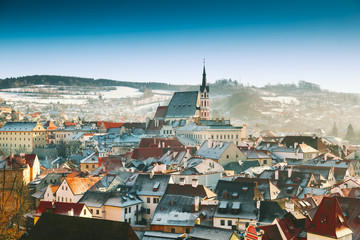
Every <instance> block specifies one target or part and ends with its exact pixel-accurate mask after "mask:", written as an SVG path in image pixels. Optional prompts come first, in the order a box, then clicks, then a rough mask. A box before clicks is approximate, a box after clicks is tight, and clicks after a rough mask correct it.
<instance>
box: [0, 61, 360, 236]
mask: <svg viewBox="0 0 360 240" xmlns="http://www.w3.org/2000/svg"><path fill="white" fill-rule="evenodd" d="M210 98H211V89H210V87H209V85H208V83H207V78H206V71H205V66H204V69H203V75H202V82H201V85H200V87H199V90H198V91H187V92H174V93H173V95H172V97H171V98H170V101H169V103H168V105H167V106H158V107H157V109H156V111H155V112H146V113H144V116H142V117H141V116H140V117H138V116H137V114H135V113H134V114H132V113H129V117H128V118H126V117H123V119H122V121H109V120H106V121H105V120H101V115H98V119H99V120H97V121H86V119H81V118H80V117H78V118H77V119H76V121H74V120H73V119H72V120H69V119H67V117H66V114H64V113H63V112H58V111H51V110H49V111H48V112H34V113H32V114H30V115H27V116H25V115H24V114H22V113H20V112H17V111H15V110H14V109H12V108H10V107H5V106H4V107H1V108H0V118H1V119H2V120H3V123H4V124H3V126H2V127H1V129H0V151H1V152H0V154H1V160H0V213H1V215H2V217H1V218H0V238H2V236H5V235H4V234H5V233H6V234H10V233H7V232H6V231H7V230H6V229H10V230H12V232H11V234H13V233H14V232H15V233H14V234H18V235H20V237H19V239H20V238H21V239H31V240H32V239H51V236H52V235H53V236H61V238H62V239H67V237H68V236H72V237H77V238H78V239H139V240H172V239H174V240H179V239H183V240H186V239H194V240H206V239H209V240H210V239H215V240H236V239H243V240H303V239H309V240H315V239H319V240H322V239H341V240H351V239H353V240H358V239H360V178H359V176H360V148H359V146H357V145H353V143H351V142H349V141H347V140H344V139H341V138H339V137H337V136H331V135H327V134H326V133H325V132H324V131H323V130H321V129H317V130H316V131H314V132H311V133H307V134H300V133H298V134H287V133H276V134H275V133H274V132H272V131H270V130H259V129H255V128H251V127H249V126H247V125H246V124H236V125H235V124H234V123H232V121H231V119H228V118H225V117H221V116H220V117H217V118H213V116H212V115H211V114H210V113H211V105H210ZM162 100H163V99H162ZM93 101H97V100H96V99H94V100H93ZM98 101H100V99H99V100H98ZM120 107H121V106H119V105H116V104H114V106H113V108H120ZM77 111H78V110H77ZM96 111H97V112H101V107H99V109H97V110H96ZM70 112H71V111H70ZM99 114H100V113H99ZM106 115H111V113H106ZM25 117H26V118H25ZM113 117H114V119H115V118H117V117H119V118H120V116H117V117H115V116H113ZM146 117H148V118H146ZM130 119H131V120H132V121H130ZM295 131H296V129H295ZM2 234H3V235H2ZM4 239H5V238H4Z"/></svg>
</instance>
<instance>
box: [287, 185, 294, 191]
mask: <svg viewBox="0 0 360 240" xmlns="http://www.w3.org/2000/svg"><path fill="white" fill-rule="evenodd" d="M293 189H294V187H291V186H290V187H287V188H286V191H287V192H291V191H292V190H293Z"/></svg>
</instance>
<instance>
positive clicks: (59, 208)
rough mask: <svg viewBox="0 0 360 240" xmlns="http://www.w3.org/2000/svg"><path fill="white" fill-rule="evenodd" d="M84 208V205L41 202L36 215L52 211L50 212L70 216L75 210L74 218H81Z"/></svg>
mask: <svg viewBox="0 0 360 240" xmlns="http://www.w3.org/2000/svg"><path fill="white" fill-rule="evenodd" d="M84 206H85V204H84V203H65V202H49V201H40V203H39V206H38V208H37V209H36V215H41V214H42V213H43V212H46V209H51V210H50V211H51V212H52V213H54V214H60V215H68V213H69V211H70V210H71V209H73V210H74V216H79V215H80V214H81V211H82V210H83V208H84Z"/></svg>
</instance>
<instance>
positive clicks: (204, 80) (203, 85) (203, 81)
mask: <svg viewBox="0 0 360 240" xmlns="http://www.w3.org/2000/svg"><path fill="white" fill-rule="evenodd" d="M205 87H206V71H205V58H204V70H203V76H202V88H203V89H204V88H205Z"/></svg>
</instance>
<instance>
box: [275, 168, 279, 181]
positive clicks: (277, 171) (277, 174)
mask: <svg viewBox="0 0 360 240" xmlns="http://www.w3.org/2000/svg"><path fill="white" fill-rule="evenodd" d="M275 180H279V170H276V171H275Z"/></svg>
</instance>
